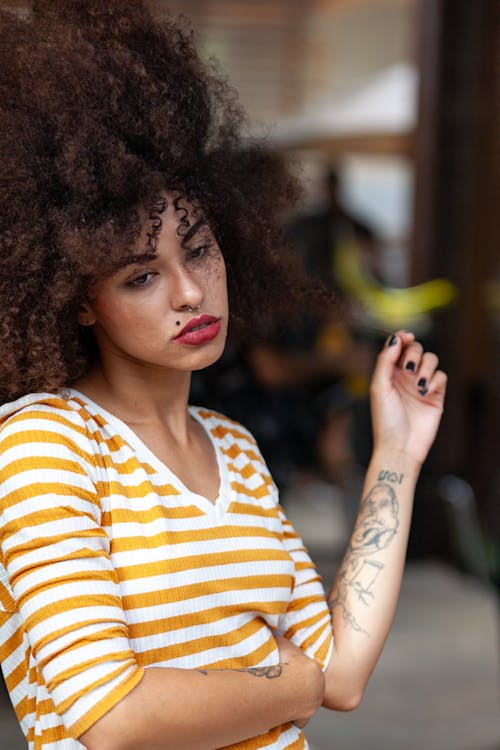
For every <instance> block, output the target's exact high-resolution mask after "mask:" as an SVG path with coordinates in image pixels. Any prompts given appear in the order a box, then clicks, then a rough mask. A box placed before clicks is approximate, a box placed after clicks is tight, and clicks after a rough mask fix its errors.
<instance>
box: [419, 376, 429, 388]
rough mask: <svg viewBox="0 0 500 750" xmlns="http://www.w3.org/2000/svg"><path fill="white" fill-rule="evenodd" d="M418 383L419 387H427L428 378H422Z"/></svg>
mask: <svg viewBox="0 0 500 750" xmlns="http://www.w3.org/2000/svg"><path fill="white" fill-rule="evenodd" d="M417 385H418V387H419V388H425V386H426V385H427V378H420V380H419V381H418V383H417Z"/></svg>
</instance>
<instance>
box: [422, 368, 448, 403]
mask: <svg viewBox="0 0 500 750" xmlns="http://www.w3.org/2000/svg"><path fill="white" fill-rule="evenodd" d="M447 383H448V376H447V375H446V373H445V372H443V371H442V370H436V372H435V373H434V375H433V376H432V378H431V380H430V381H429V384H428V386H427V393H426V394H423V395H425V396H431V397H432V396H434V397H438V398H440V399H441V400H443V399H444V397H445V394H446V385H447Z"/></svg>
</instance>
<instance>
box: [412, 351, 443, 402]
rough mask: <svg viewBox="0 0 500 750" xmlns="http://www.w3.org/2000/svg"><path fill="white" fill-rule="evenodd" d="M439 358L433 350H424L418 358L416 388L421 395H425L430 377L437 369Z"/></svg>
mask: <svg viewBox="0 0 500 750" xmlns="http://www.w3.org/2000/svg"><path fill="white" fill-rule="evenodd" d="M438 364H439V359H438V357H437V355H436V354H434V352H425V353H424V354H423V355H422V359H421V360H420V366H419V367H418V370H417V372H416V376H417V388H418V389H419V392H420V394H421V395H422V396H425V394H426V392H427V390H428V387H429V383H430V381H431V378H432V377H433V375H434V373H435V372H436V370H437V366H438Z"/></svg>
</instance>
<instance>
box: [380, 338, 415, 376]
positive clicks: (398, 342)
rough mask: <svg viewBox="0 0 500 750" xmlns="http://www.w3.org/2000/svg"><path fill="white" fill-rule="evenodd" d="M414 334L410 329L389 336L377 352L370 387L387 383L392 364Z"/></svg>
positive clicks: (394, 363)
mask: <svg viewBox="0 0 500 750" xmlns="http://www.w3.org/2000/svg"><path fill="white" fill-rule="evenodd" d="M414 339H415V335H414V334H413V333H412V332H411V331H397V333H394V334H393V335H391V336H389V337H388V338H387V340H386V342H385V345H384V348H383V349H382V350H381V351H380V352H379V355H378V357H377V364H376V366H375V371H374V373H373V378H372V388H375V389H376V388H377V387H378V386H379V385H381V386H384V385H388V384H389V383H390V381H391V379H392V374H393V371H394V366H395V365H396V364H397V362H398V360H399V358H400V356H401V352H402V351H403V349H404V348H406V347H407V346H409V344H410V343H411V342H412V341H414Z"/></svg>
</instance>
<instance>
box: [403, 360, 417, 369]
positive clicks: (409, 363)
mask: <svg viewBox="0 0 500 750" xmlns="http://www.w3.org/2000/svg"><path fill="white" fill-rule="evenodd" d="M405 367H406V369H407V370H410V372H414V370H415V362H412V361H411V360H410V362H407V363H406V365H405Z"/></svg>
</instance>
